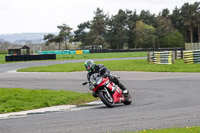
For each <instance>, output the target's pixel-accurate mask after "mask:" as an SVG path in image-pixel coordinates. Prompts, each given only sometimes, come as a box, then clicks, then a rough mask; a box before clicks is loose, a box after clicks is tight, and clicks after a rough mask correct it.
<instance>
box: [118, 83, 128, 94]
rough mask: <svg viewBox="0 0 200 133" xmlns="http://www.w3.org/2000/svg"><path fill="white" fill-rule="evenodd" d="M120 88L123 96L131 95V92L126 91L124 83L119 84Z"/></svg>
mask: <svg viewBox="0 0 200 133" xmlns="http://www.w3.org/2000/svg"><path fill="white" fill-rule="evenodd" d="M119 87H120V89H122V93H123V94H128V93H129V91H128V90H127V89H126V87H125V86H124V85H123V84H122V83H119Z"/></svg>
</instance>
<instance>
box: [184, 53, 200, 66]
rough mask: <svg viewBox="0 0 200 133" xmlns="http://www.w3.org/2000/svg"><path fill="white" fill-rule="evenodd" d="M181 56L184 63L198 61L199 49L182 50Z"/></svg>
mask: <svg viewBox="0 0 200 133" xmlns="http://www.w3.org/2000/svg"><path fill="white" fill-rule="evenodd" d="M183 56H184V63H186V64H193V63H200V50H190V51H184V52H183Z"/></svg>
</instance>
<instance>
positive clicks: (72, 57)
mask: <svg viewBox="0 0 200 133" xmlns="http://www.w3.org/2000/svg"><path fill="white" fill-rule="evenodd" d="M5 56H6V54H0V64H2V63H6V62H5ZM146 56H147V52H122V53H90V54H60V55H56V60H78V59H104V58H126V57H146ZM37 61H38V60H37ZM45 61H47V60H45Z"/></svg>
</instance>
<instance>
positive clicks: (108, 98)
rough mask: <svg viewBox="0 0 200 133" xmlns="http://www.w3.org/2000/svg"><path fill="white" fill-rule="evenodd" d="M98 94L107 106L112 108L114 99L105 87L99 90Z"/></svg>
mask: <svg viewBox="0 0 200 133" xmlns="http://www.w3.org/2000/svg"><path fill="white" fill-rule="evenodd" d="M98 95H99V97H100V99H101V101H102V102H103V103H104V104H105V105H106V106H107V107H109V108H112V107H114V106H115V103H114V100H113V98H112V96H111V95H110V93H109V92H108V90H107V89H106V88H104V89H102V90H99V91H98Z"/></svg>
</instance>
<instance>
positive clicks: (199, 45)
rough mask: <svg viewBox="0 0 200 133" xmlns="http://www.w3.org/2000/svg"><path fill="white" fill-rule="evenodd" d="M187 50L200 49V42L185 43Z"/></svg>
mask: <svg viewBox="0 0 200 133" xmlns="http://www.w3.org/2000/svg"><path fill="white" fill-rule="evenodd" d="M185 50H187V51H188V50H200V42H199V43H185Z"/></svg>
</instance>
